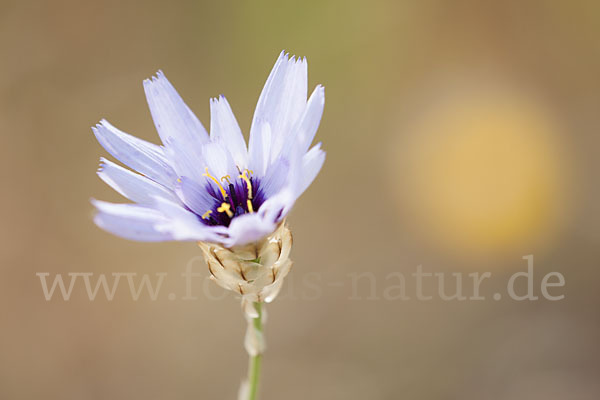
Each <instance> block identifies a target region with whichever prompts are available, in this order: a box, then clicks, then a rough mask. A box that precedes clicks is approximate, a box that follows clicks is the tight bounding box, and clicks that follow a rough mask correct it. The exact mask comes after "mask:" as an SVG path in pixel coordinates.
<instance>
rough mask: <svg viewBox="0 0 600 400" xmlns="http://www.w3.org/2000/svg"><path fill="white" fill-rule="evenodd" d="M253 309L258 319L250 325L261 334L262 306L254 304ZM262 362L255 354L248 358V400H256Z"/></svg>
mask: <svg viewBox="0 0 600 400" xmlns="http://www.w3.org/2000/svg"><path fill="white" fill-rule="evenodd" d="M254 308H255V309H256V312H257V313H258V317H257V318H254V319H253V320H252V324H253V325H254V329H256V331H257V332H258V334H262V330H263V324H262V304H261V303H258V302H255V303H254ZM261 361H262V354H260V353H259V354H257V355H255V356H251V357H250V364H249V366H248V384H249V388H248V400H256V393H257V392H258V381H259V379H260V364H261Z"/></svg>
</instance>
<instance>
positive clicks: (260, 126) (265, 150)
mask: <svg viewBox="0 0 600 400" xmlns="http://www.w3.org/2000/svg"><path fill="white" fill-rule="evenodd" d="M253 126H254V132H255V134H254V135H251V136H250V145H249V148H248V165H249V167H250V169H251V170H253V171H254V173H255V174H256V176H258V177H261V176H263V175H264V174H265V172H266V170H267V167H268V166H269V161H270V159H271V153H270V150H271V136H272V135H271V125H269V123H268V122H266V121H256V120H255V121H254V123H253Z"/></svg>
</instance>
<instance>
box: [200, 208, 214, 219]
mask: <svg viewBox="0 0 600 400" xmlns="http://www.w3.org/2000/svg"><path fill="white" fill-rule="evenodd" d="M210 214H212V211H211V210H208V211H207V212H205V213H204V214H202V219H208V218H209V215H210Z"/></svg>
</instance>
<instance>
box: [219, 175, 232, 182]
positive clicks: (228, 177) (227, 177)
mask: <svg viewBox="0 0 600 400" xmlns="http://www.w3.org/2000/svg"><path fill="white" fill-rule="evenodd" d="M223 179H224V180H226V181H227V183H229V184H231V182H229V179H231V176H229V175H225V176H222V177H221V182H223Z"/></svg>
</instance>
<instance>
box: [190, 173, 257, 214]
mask: <svg viewBox="0 0 600 400" xmlns="http://www.w3.org/2000/svg"><path fill="white" fill-rule="evenodd" d="M248 172H249V171H248V170H245V171H244V172H242V173H241V174H240V175H239V176H238V177H237V178H235V179H232V178H231V177H230V176H229V175H227V176H224V177H222V178H221V181H220V182H219V181H218V180H216V178H215V177H213V176H211V175H210V174H208V171H207V173H206V174H204V175H205V176H207V177H208V178H209V179H207V184H206V186H205V190H206V191H207V193H208V194H209V195H210V196H211V197H212V198H213V199H214V205H213V206H212V208H211V209H209V210H206V212H205V213H204V214H203V215H201V216H200V220H201V221H202V222H203V223H204V224H205V225H210V226H215V225H222V226H229V224H230V223H231V221H232V220H233V219H234V218H235V217H237V216H240V215H243V214H246V213H254V212H257V211H258V210H259V208H260V206H261V205H262V204H263V203H264V201H265V198H264V193H263V191H262V190H261V189H260V180H259V179H257V178H253V177H252V176H248Z"/></svg>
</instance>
